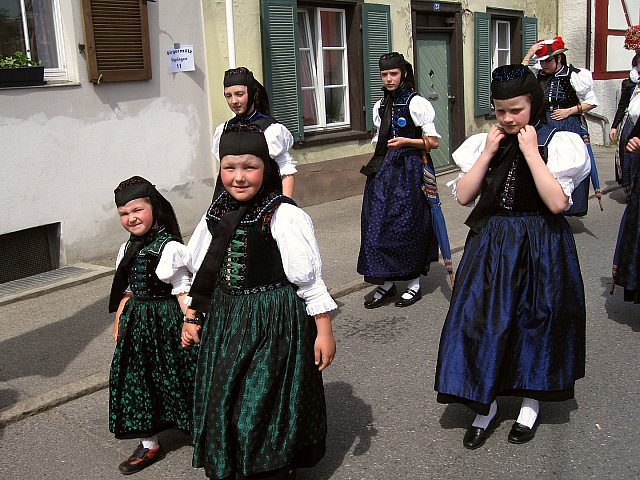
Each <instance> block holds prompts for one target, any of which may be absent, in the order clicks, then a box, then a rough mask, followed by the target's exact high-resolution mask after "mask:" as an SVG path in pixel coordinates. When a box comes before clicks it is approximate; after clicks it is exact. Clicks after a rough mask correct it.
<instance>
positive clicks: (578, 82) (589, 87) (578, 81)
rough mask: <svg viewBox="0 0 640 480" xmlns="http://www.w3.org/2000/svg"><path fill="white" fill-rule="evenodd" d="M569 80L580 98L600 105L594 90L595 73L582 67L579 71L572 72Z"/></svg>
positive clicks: (591, 103) (582, 100) (590, 103)
mask: <svg viewBox="0 0 640 480" xmlns="http://www.w3.org/2000/svg"><path fill="white" fill-rule="evenodd" d="M569 80H570V81H571V86H572V87H573V89H574V90H575V91H576V94H577V95H578V100H580V101H581V102H585V103H588V104H589V105H593V106H594V107H595V106H597V105H598V99H597V98H596V92H595V91H594V90H593V75H591V72H590V71H589V70H587V69H586V68H581V69H580V70H578V71H577V72H572V73H571V77H570V78H569Z"/></svg>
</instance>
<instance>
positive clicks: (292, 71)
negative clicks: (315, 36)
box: [260, 0, 304, 141]
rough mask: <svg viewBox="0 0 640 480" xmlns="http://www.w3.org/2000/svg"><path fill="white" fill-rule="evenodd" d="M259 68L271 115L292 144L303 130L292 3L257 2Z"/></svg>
mask: <svg viewBox="0 0 640 480" xmlns="http://www.w3.org/2000/svg"><path fill="white" fill-rule="evenodd" d="M260 20H261V25H262V64H263V68H264V81H265V88H266V89H267V92H268V93H269V100H270V101H271V114H272V115H273V116H274V117H275V118H276V119H277V120H278V122H280V123H282V124H283V125H284V126H286V127H287V128H288V129H289V131H290V132H291V133H292V134H293V138H294V139H295V140H296V141H302V139H303V136H304V128H303V126H302V115H301V114H300V112H301V105H300V97H301V95H300V82H299V80H298V42H297V40H298V38H297V29H298V28H297V24H298V10H297V2H296V1H295V0H261V1H260Z"/></svg>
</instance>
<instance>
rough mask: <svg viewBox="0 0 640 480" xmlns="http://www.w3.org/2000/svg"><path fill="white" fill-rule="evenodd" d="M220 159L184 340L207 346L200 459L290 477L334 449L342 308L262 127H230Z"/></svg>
mask: <svg viewBox="0 0 640 480" xmlns="http://www.w3.org/2000/svg"><path fill="white" fill-rule="evenodd" d="M220 155H221V157H222V160H221V165H220V174H219V176H218V182H220V185H222V186H223V188H222V190H221V192H220V193H219V194H218V195H216V196H214V199H213V202H212V204H211V206H210V207H209V209H208V210H207V212H206V214H205V215H204V216H203V218H202V220H201V222H200V223H199V225H198V226H197V227H196V230H195V232H194V234H193V236H192V237H191V240H190V241H189V245H188V249H189V251H190V252H191V259H192V262H193V263H192V270H193V271H195V272H196V274H195V278H194V282H193V285H192V288H191V291H190V293H189V297H188V298H187V303H189V304H190V310H189V311H188V312H187V318H188V321H187V322H186V323H185V324H184V327H183V340H182V341H183V345H184V346H187V347H188V346H190V345H192V344H193V343H200V347H199V349H200V354H199V358H198V371H197V375H196V386H195V403H194V429H193V444H194V455H193V466H194V467H204V469H205V473H206V475H207V476H208V477H209V478H215V479H235V478H237V477H236V475H237V476H238V477H239V478H242V479H245V478H246V479H252V478H256V479H257V478H260V479H263V480H264V479H286V478H292V472H294V471H295V468H297V467H310V466H312V465H314V464H315V463H316V462H318V461H319V460H320V458H322V456H323V455H324V450H325V437H326V428H327V427H326V412H325V402H324V390H323V386H322V374H321V371H322V370H323V369H325V368H326V367H327V366H329V365H330V364H331V362H332V361H333V357H334V355H335V341H334V338H333V333H332V328H331V318H330V316H329V313H328V312H330V311H331V310H334V309H335V308H337V307H336V304H335V302H334V301H333V299H332V298H331V296H330V295H329V293H328V291H327V288H326V286H325V284H324V282H323V280H322V276H321V261H320V255H319V251H318V245H317V243H316V240H315V236H314V233H313V225H312V223H311V219H310V218H309V217H308V215H307V214H306V213H305V212H304V211H302V210H301V209H300V208H298V207H297V206H295V204H294V203H293V201H292V200H290V199H289V198H288V197H285V196H284V195H282V184H281V181H280V177H279V175H278V167H277V165H276V163H275V161H274V160H273V159H272V158H271V157H270V156H269V149H268V146H267V141H266V140H265V138H264V135H263V133H262V132H261V131H260V130H259V129H258V128H257V127H256V126H255V125H248V126H240V125H238V126H234V127H230V128H228V129H227V130H226V131H225V132H224V133H223V134H222V135H221V137H220ZM201 312H206V315H204V317H202V316H201V315H199V314H200V313H201ZM200 318H202V325H201V326H200V325H197V324H194V323H193V322H196V323H199V322H200V320H199V319H200Z"/></svg>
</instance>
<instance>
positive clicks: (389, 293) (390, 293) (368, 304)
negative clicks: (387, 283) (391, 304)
mask: <svg viewBox="0 0 640 480" xmlns="http://www.w3.org/2000/svg"><path fill="white" fill-rule="evenodd" d="M376 293H378V294H380V295H382V296H381V297H380V298H377V299H376V298H375V294H376ZM396 293H397V290H396V286H395V285H391V288H390V289H389V290H385V289H383V288H382V287H378V288H376V291H375V292H374V294H373V296H372V297H371V298H370V299H369V300H365V301H364V308H378V307H381V306H382V305H384V304H385V303H388V301H389V299H390V298H393V297H395V296H396Z"/></svg>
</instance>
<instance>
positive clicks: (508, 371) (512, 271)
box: [435, 65, 590, 449]
mask: <svg viewBox="0 0 640 480" xmlns="http://www.w3.org/2000/svg"><path fill="white" fill-rule="evenodd" d="M491 95H492V100H493V104H494V107H495V112H496V117H497V120H498V124H496V125H493V126H492V127H491V129H490V130H489V133H480V134H477V135H473V136H471V137H469V138H468V139H467V140H466V141H465V142H464V143H463V144H462V145H461V146H460V148H458V149H457V150H456V151H455V152H454V153H453V159H454V161H455V162H456V163H457V164H458V165H459V166H460V169H461V170H462V173H461V174H460V175H459V177H458V180H457V184H456V185H455V186H454V194H455V195H456V197H457V200H458V202H459V203H460V204H462V205H467V204H470V203H472V202H473V201H474V200H475V199H476V197H477V196H478V195H480V199H479V200H478V202H477V204H476V206H475V208H474V209H473V211H472V212H471V215H470V216H469V218H468V219H467V221H466V222H465V223H466V224H467V225H468V226H469V227H470V228H471V231H470V232H469V236H468V238H467V241H466V244H465V248H464V254H463V256H462V260H461V261H460V266H459V267H458V271H457V275H456V283H455V286H454V289H453V294H452V298H451V304H450V307H449V312H448V314H447V318H446V320H445V323H444V326H443V329H442V336H441V338H440V349H439V352H438V364H437V367H436V379H435V389H436V390H437V391H438V402H441V403H452V402H457V403H462V404H465V405H467V406H469V407H470V408H471V409H473V411H474V412H476V414H477V415H476V417H475V419H474V421H473V424H472V425H471V426H470V427H469V429H468V430H467V432H466V434H465V436H464V440H463V445H464V446H465V447H466V448H469V449H475V448H478V447H480V446H482V445H483V444H484V442H485V440H486V438H487V435H488V432H489V431H490V430H491V429H493V428H495V426H496V425H497V423H498V421H499V414H498V404H497V402H496V397H498V396H499V395H515V396H520V397H524V398H523V402H522V407H521V410H520V414H519V416H518V419H517V421H516V422H515V423H514V424H513V426H512V428H511V431H510V432H509V436H508V440H509V442H511V443H525V442H528V441H530V440H531V439H532V438H533V437H534V435H535V431H536V427H537V425H538V410H539V405H538V401H539V400H544V401H562V400H567V399H570V398H573V392H574V382H575V381H576V380H577V379H579V378H582V377H583V376H584V362H585V317H586V313H585V299H584V288H583V283H582V276H581V272H580V266H579V263H578V256H577V252H576V246H575V242H574V240H573V235H572V232H571V228H570V227H569V224H568V223H567V221H566V219H565V218H564V216H563V215H561V214H562V212H563V211H564V210H565V209H566V208H568V207H569V206H570V205H571V194H572V192H573V189H574V188H575V187H576V186H577V185H578V184H579V183H580V182H581V181H582V180H583V179H584V178H586V177H587V176H588V175H589V163H590V161H589V155H588V152H587V150H586V148H585V145H584V143H583V141H582V139H581V138H580V137H579V136H578V135H576V134H575V133H571V132H557V131H555V129H553V128H551V127H549V126H548V125H546V124H544V123H540V122H539V120H540V119H541V118H544V112H543V107H542V92H541V90H540V88H539V87H538V84H537V82H536V78H535V76H534V75H533V74H532V73H531V72H530V71H529V69H528V68H527V67H525V66H524V65H505V66H502V67H499V68H497V69H496V70H494V71H493V74H492V82H491Z"/></svg>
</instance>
